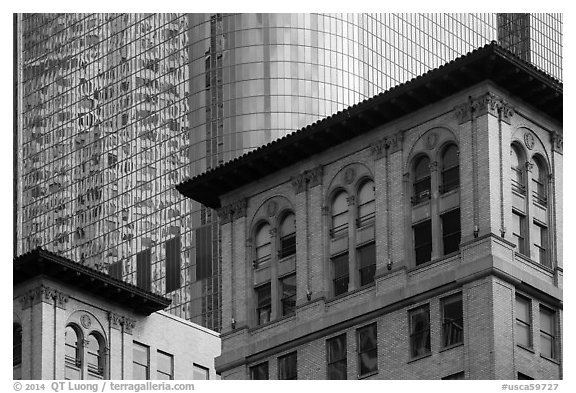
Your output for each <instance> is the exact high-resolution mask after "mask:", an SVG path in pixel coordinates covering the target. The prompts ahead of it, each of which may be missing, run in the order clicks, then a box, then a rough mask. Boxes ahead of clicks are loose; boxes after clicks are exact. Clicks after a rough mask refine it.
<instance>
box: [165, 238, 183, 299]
mask: <svg viewBox="0 0 576 393" xmlns="http://www.w3.org/2000/svg"><path fill="white" fill-rule="evenodd" d="M180 246H181V245H180V236H176V237H174V238H172V239H170V240H168V241H167V242H166V293H168V292H172V291H174V290H176V289H178V288H180Z"/></svg>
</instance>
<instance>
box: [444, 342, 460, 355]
mask: <svg viewBox="0 0 576 393" xmlns="http://www.w3.org/2000/svg"><path fill="white" fill-rule="evenodd" d="M463 346H464V342H461V343H456V344H452V345H448V346H447V347H444V348H442V349H441V350H440V351H438V352H439V353H442V352H446V351H449V350H451V349H454V348H458V347H463Z"/></svg>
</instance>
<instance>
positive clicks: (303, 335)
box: [177, 43, 563, 379]
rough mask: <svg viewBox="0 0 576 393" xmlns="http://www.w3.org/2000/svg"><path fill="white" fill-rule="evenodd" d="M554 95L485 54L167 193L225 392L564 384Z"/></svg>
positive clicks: (558, 106) (505, 60) (544, 82)
mask: <svg viewBox="0 0 576 393" xmlns="http://www.w3.org/2000/svg"><path fill="white" fill-rule="evenodd" d="M562 100H563V85H562V83H560V82H558V81H557V80H555V79H553V78H551V77H550V76H548V75H547V74H545V73H543V72H541V71H539V70H537V69H536V68H534V67H533V66H531V65H530V64H528V63H526V62H525V61H523V60H522V59H520V58H519V57H516V56H515V55H514V54H512V53H511V52H508V51H506V50H504V49H503V48H501V47H500V46H498V45H496V44H495V43H492V44H489V45H486V46H484V47H482V48H480V49H478V50H475V51H473V52H471V53H469V54H467V55H465V56H462V57H460V58H458V59H456V60H454V61H452V62H450V63H447V64H445V65H444V66H441V67H439V68H437V69H435V70H433V71H430V72H427V73H426V74H424V75H422V76H420V77H418V78H415V79H412V80H410V81H408V82H407V83H404V84H402V85H399V86H397V87H395V88H393V89H390V90H388V91H386V92H385V93H382V94H379V95H377V96H375V97H374V98H372V99H370V100H366V101H363V102H361V103H359V104H357V105H355V106H352V107H350V108H348V109H346V110H344V111H341V112H338V113H336V114H335V115H333V116H330V117H328V118H326V119H324V120H322V121H318V122H315V123H313V124H311V125H309V126H307V127H305V128H303V129H301V130H299V131H297V132H295V133H292V134H290V135H288V136H286V137H284V138H282V139H279V140H277V141H275V142H272V143H270V144H267V145H265V146H263V147H261V148H259V149H257V150H255V151H253V152H250V153H248V154H246V155H244V156H242V157H240V158H238V159H235V160H233V161H231V162H229V163H226V164H224V165H221V166H219V167H217V168H215V169H213V170H210V171H208V172H206V173H204V174H202V175H199V176H197V177H194V178H192V179H189V180H187V181H185V182H183V183H181V184H179V185H178V186H177V188H178V190H179V191H180V192H181V193H182V194H184V195H186V196H187V197H189V198H192V199H194V200H196V201H198V202H200V203H202V204H204V205H206V206H209V207H212V208H215V209H218V212H219V217H220V225H221V232H222V242H221V248H222V250H221V252H222V264H223V266H222V269H223V273H222V274H223V276H222V283H223V285H222V287H223V298H222V316H223V323H222V325H223V326H222V336H221V337H222V354H221V356H220V357H218V358H217V359H216V370H217V371H218V372H219V373H221V376H222V378H223V379H363V378H370V379H516V378H517V379H532V378H533V379H562V359H563V355H562V308H563V301H562V283H563V269H562V266H563V265H562V161H563V158H562V154H563V153H562V140H563V139H562V138H563V137H562V135H563V131H562V124H563V121H562V116H563V104H562Z"/></svg>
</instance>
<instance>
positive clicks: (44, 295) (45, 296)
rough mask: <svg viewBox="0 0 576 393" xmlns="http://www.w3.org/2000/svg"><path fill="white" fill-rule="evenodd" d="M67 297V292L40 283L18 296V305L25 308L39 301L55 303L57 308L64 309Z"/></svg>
mask: <svg viewBox="0 0 576 393" xmlns="http://www.w3.org/2000/svg"><path fill="white" fill-rule="evenodd" d="M69 298H70V296H69V295H68V294H66V293H64V292H61V291H59V290H57V289H54V288H50V287H48V286H46V285H44V284H41V285H39V286H37V287H36V288H32V289H30V290H29V291H28V292H26V293H25V294H24V295H22V296H20V305H21V306H22V309H25V308H28V307H31V306H32V305H35V304H38V303H40V302H44V303H48V304H56V306H57V307H58V308H61V309H64V310H65V309H66V303H68V299H69Z"/></svg>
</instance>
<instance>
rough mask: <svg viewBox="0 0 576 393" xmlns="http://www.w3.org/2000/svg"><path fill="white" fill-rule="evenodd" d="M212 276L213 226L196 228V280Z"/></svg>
mask: <svg viewBox="0 0 576 393" xmlns="http://www.w3.org/2000/svg"><path fill="white" fill-rule="evenodd" d="M210 276H212V226H211V225H210V224H208V225H205V226H203V227H200V228H198V229H196V280H201V279H203V278H208V277H210Z"/></svg>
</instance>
